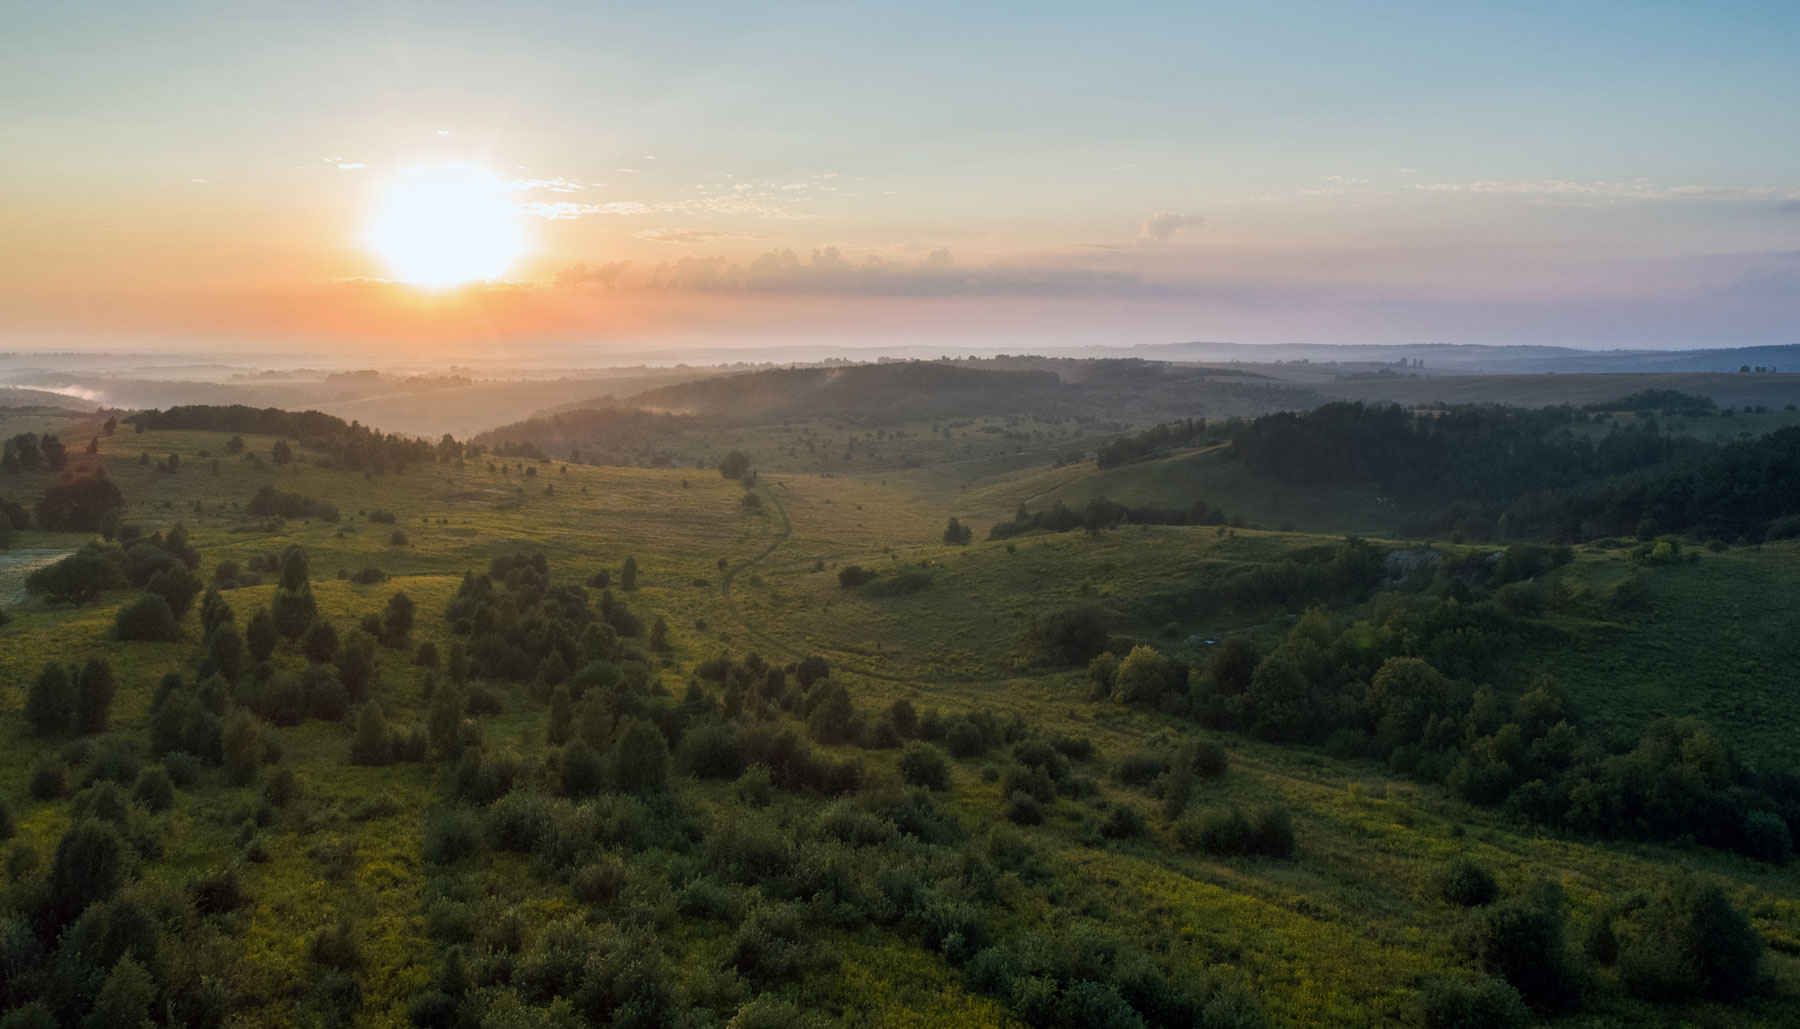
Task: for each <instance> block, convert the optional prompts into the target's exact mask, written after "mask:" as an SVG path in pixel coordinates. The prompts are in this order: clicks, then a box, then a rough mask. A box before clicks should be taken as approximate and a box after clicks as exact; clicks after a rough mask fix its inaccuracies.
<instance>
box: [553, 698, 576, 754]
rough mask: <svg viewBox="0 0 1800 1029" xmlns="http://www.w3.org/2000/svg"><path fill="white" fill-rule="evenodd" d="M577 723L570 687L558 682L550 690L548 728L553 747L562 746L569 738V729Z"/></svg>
mask: <svg viewBox="0 0 1800 1029" xmlns="http://www.w3.org/2000/svg"><path fill="white" fill-rule="evenodd" d="M574 723H575V708H574V701H572V700H570V699H569V687H568V686H566V685H563V684H560V683H559V684H558V685H557V687H556V689H554V690H552V691H551V692H550V721H549V725H548V728H547V739H548V740H549V742H550V745H551V746H553V747H560V746H562V745H563V744H564V743H567V742H568V740H569V731H570V729H571V728H572V727H573V726H574Z"/></svg>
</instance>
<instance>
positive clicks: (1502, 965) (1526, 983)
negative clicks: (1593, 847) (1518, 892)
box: [1470, 887, 1581, 1012]
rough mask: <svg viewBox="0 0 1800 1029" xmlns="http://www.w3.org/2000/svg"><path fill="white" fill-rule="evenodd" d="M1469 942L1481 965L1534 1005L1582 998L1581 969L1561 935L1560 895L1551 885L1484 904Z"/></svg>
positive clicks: (1549, 1006)
mask: <svg viewBox="0 0 1800 1029" xmlns="http://www.w3.org/2000/svg"><path fill="white" fill-rule="evenodd" d="M1470 946H1471V949H1472V950H1473V952H1474V955H1475V959H1476V961H1477V963H1479V964H1480V965H1481V967H1482V968H1483V969H1484V970H1486V971H1487V972H1490V973H1492V974H1494V975H1498V976H1501V977H1502V978H1504V979H1505V980H1506V981H1507V982H1509V983H1511V984H1512V985H1513V986H1514V987H1515V988H1516V989H1517V990H1518V991H1519V994H1520V995H1521V996H1523V997H1524V998H1525V1002H1526V1003H1527V1004H1530V1005H1531V1006H1532V1008H1533V1009H1535V1010H1537V1011H1540V1012H1549V1011H1557V1010H1561V1009H1563V1008H1567V1007H1569V1006H1571V1005H1572V1004H1574V1003H1575V1002H1576V1001H1577V1000H1578V999H1579V998H1580V994H1581V977H1580V972H1579V969H1578V968H1577V967H1576V965H1575V963H1574V961H1573V959H1572V958H1571V957H1570V956H1569V953H1568V949H1567V946H1566V941H1565V940H1564V932H1563V913H1562V897H1561V894H1560V893H1559V892H1558V891H1556V890H1555V888H1554V887H1544V888H1540V889H1539V890H1538V891H1537V892H1536V894H1535V895H1533V896H1528V897H1519V898H1515V899H1512V900H1507V901H1502V902H1500V903H1497V904H1492V905H1489V906H1488V907H1486V908H1484V909H1483V910H1482V912H1481V914H1480V915H1479V916H1478V918H1477V919H1476V922H1475V924H1474V927H1473V931H1472V935H1471V937H1470Z"/></svg>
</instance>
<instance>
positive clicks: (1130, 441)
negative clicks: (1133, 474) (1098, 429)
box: [1094, 418, 1207, 468]
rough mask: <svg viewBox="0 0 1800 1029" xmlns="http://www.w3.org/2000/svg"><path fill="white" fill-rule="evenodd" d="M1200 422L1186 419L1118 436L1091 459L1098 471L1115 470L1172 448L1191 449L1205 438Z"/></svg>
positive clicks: (1202, 424) (1196, 419)
mask: <svg viewBox="0 0 1800 1029" xmlns="http://www.w3.org/2000/svg"><path fill="white" fill-rule="evenodd" d="M1206 431H1207V425H1206V419H1204V418H1186V419H1183V420H1181V421H1178V422H1168V423H1166V424H1163V425H1153V426H1151V427H1150V428H1148V429H1145V430H1143V431H1142V432H1134V433H1132V434H1131V435H1129V436H1120V437H1119V438H1118V439H1115V440H1113V441H1112V442H1111V443H1107V444H1105V445H1103V446H1102V447H1101V448H1100V449H1099V451H1098V452H1097V453H1095V455H1094V460H1095V463H1096V464H1098V465H1099V466H1100V467H1101V468H1116V467H1118V466H1119V465H1122V464H1130V463H1132V462H1133V461H1142V460H1144V459H1145V458H1148V457H1152V456H1155V455H1156V454H1158V453H1161V452H1162V451H1165V450H1169V449H1172V448H1174V447H1182V446H1191V445H1192V444H1194V443H1196V442H1198V441H1199V440H1200V439H1201V438H1203V437H1204V436H1205V435H1206Z"/></svg>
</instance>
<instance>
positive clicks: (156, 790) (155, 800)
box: [131, 765, 175, 813]
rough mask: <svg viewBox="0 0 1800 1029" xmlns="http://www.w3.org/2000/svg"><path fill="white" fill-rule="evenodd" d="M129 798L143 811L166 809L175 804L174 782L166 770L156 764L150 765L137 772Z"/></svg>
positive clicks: (153, 811)
mask: <svg viewBox="0 0 1800 1029" xmlns="http://www.w3.org/2000/svg"><path fill="white" fill-rule="evenodd" d="M131 799H132V801H133V802H134V803H136V804H137V805H138V806H140V807H142V808H143V809H144V810H145V811H149V812H152V813H155V812H159V811H167V810H168V809H169V808H170V807H172V806H174V804H175V783H174V781H173V780H171V779H170V778H169V773H168V771H167V770H165V769H163V768H162V767H160V766H158V765H151V766H150V767H149V768H146V769H144V770H143V771H142V772H140V773H138V778H137V785H136V786H135V787H133V788H132V791H131Z"/></svg>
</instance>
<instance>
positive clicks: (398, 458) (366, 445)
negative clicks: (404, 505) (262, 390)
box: [127, 404, 464, 472]
mask: <svg viewBox="0 0 1800 1029" xmlns="http://www.w3.org/2000/svg"><path fill="white" fill-rule="evenodd" d="M127 420H128V421H130V422H131V423H132V424H134V425H136V426H137V427H138V429H139V430H140V431H141V430H146V429H202V430H208V431H212V432H237V433H245V432H247V433H253V434H256V435H261V436H278V437H281V438H284V439H294V440H298V441H299V442H300V443H301V445H303V446H307V447H311V448H312V449H314V450H318V451H322V452H324V453H325V454H327V455H329V456H330V458H331V461H332V463H333V464H335V465H337V466H339V467H343V468H349V469H351V470H353V471H373V472H383V471H400V470H402V469H404V468H406V467H407V466H408V465H412V464H428V463H431V462H433V461H436V460H450V459H454V458H458V457H461V456H463V451H464V448H463V445H462V444H460V443H458V442H456V440H454V439H452V438H451V437H450V436H448V435H446V436H444V438H443V439H442V440H440V441H439V442H438V443H437V444H435V445H434V444H432V443H429V442H427V441H425V440H422V439H416V438H414V437H411V436H401V435H397V434H394V433H386V432H380V431H377V430H375V429H371V428H369V427H368V426H366V425H363V424H362V423H360V422H346V421H344V420H343V419H342V418H336V417H333V416H331V415H328V414H324V413H322V412H319V411H283V410H281V409H280V408H275V407H264V408H255V407H247V406H245V405H243V404H231V405H228V406H215V405H210V404H194V405H189V406H184V407H171V408H169V409H168V410H166V411H140V412H138V413H137V414H134V415H132V416H131V417H130V418H129V419H127Z"/></svg>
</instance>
